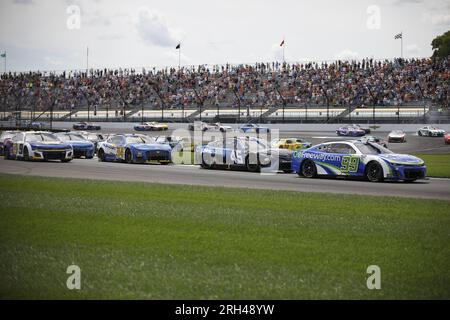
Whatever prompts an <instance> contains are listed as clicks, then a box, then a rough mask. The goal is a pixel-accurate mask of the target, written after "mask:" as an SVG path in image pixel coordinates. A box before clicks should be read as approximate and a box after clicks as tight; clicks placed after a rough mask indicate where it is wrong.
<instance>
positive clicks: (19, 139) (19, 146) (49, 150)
mask: <svg viewBox="0 0 450 320" xmlns="http://www.w3.org/2000/svg"><path fill="white" fill-rule="evenodd" d="M5 158H6V159H16V160H61V162H69V161H71V160H72V159H73V149H72V146H71V145H70V144H68V143H64V142H61V141H60V140H59V139H58V138H57V137H56V136H55V135H54V134H52V133H50V132H45V131H27V132H18V133H16V134H15V135H14V137H12V138H11V139H10V140H8V141H7V142H6V150H5Z"/></svg>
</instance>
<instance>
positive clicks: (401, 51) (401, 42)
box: [400, 31, 403, 59]
mask: <svg viewBox="0 0 450 320" xmlns="http://www.w3.org/2000/svg"><path fill="white" fill-rule="evenodd" d="M400 34H401V35H402V36H401V38H400V58H402V59H403V31H400Z"/></svg>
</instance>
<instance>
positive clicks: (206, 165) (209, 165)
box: [200, 154, 212, 169]
mask: <svg viewBox="0 0 450 320" xmlns="http://www.w3.org/2000/svg"><path fill="white" fill-rule="evenodd" d="M200 166H201V167H202V168H203V169H211V168H212V164H209V163H207V162H206V161H205V158H204V157H203V154H202V164H201V165H200Z"/></svg>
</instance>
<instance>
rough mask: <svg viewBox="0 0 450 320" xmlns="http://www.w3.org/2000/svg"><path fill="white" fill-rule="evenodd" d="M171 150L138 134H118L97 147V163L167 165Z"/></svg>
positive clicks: (169, 160)
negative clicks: (117, 162) (119, 162)
mask: <svg viewBox="0 0 450 320" xmlns="http://www.w3.org/2000/svg"><path fill="white" fill-rule="evenodd" d="M171 154H172V148H171V147H170V146H169V145H166V144H160V143H156V142H154V141H152V140H151V139H150V138H148V137H146V136H144V135H140V134H118V135H114V136H112V137H111V138H109V139H108V140H106V141H105V142H100V144H99V147H98V152H97V156H98V160H99V161H125V162H127V163H160V164H168V163H170V162H171V161H172V160H171V159H172V156H171Z"/></svg>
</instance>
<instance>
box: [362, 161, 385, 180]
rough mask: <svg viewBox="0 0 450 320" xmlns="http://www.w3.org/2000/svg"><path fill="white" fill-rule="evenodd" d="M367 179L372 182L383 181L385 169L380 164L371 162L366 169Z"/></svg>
mask: <svg viewBox="0 0 450 320" xmlns="http://www.w3.org/2000/svg"><path fill="white" fill-rule="evenodd" d="M366 177H367V180H369V181H370V182H380V181H383V168H382V167H381V165H380V164H379V163H378V162H371V163H369V165H368V166H367V169H366Z"/></svg>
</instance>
